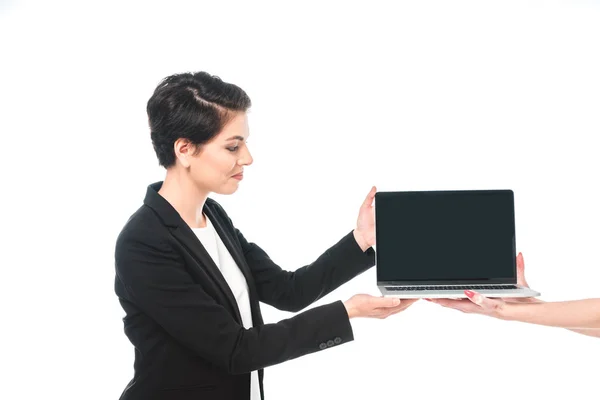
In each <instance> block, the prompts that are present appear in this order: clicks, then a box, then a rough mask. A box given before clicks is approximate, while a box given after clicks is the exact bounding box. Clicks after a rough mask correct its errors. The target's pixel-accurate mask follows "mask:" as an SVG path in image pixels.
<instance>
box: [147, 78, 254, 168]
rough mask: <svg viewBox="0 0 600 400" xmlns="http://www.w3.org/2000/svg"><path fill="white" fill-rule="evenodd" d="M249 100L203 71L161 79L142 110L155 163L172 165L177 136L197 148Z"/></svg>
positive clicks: (241, 93) (234, 87) (166, 165)
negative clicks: (148, 126) (146, 121)
mask: <svg viewBox="0 0 600 400" xmlns="http://www.w3.org/2000/svg"><path fill="white" fill-rule="evenodd" d="M251 105H252V102H251V101H250V97H248V95H247V94H246V92H245V91H243V90H242V89H241V88H240V87H238V86H236V85H234V84H232V83H227V82H224V81H223V80H221V78H219V77H218V76H214V75H210V74H209V73H207V72H203V71H201V72H195V73H191V72H187V73H181V74H174V75H171V76H168V77H166V78H164V79H163V80H162V81H161V82H160V83H159V85H158V86H157V87H156V89H155V90H154V93H153V94H152V97H150V100H148V104H147V106H146V111H147V113H148V124H149V125H150V138H151V139H152V146H153V147H154V151H155V152H156V156H157V157H158V163H159V164H160V165H162V166H163V167H165V168H169V167H170V166H172V165H174V164H175V151H174V149H173V146H174V144H175V141H177V139H180V138H185V139H188V140H189V141H190V142H191V143H193V144H194V145H196V146H197V147H200V146H201V145H202V144H204V143H207V142H209V141H210V140H211V139H212V138H214V137H215V136H216V135H217V134H218V133H219V132H220V131H221V130H222V129H223V127H224V126H225V125H226V124H227V123H228V122H229V121H230V120H231V118H232V117H234V116H235V114H236V112H246V111H247V110H248V108H250V107H251Z"/></svg>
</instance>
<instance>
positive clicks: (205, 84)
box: [115, 72, 413, 400]
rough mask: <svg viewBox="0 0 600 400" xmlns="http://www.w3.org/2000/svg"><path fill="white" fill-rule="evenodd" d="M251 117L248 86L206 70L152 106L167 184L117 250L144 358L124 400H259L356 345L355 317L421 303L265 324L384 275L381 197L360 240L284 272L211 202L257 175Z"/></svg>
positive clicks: (363, 216) (354, 304)
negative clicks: (269, 387)
mask: <svg viewBox="0 0 600 400" xmlns="http://www.w3.org/2000/svg"><path fill="white" fill-rule="evenodd" d="M250 105H251V102H250V99H249V97H248V96H247V94H246V93H245V92H244V91H243V90H242V89H241V88H239V87H237V86H235V85H233V84H230V83H226V82H223V81H222V80H221V79H219V78H218V77H214V76H211V75H209V74H207V73H204V72H199V73H194V74H191V73H187V74H177V75H173V76H170V77H167V78H166V79H164V80H163V81H162V82H161V83H160V84H159V85H158V87H157V88H156V90H155V92H154V94H153V95H152V97H151V98H150V100H149V101H148V105H147V112H148V118H149V125H150V131H151V139H152V144H153V146H154V150H155V152H156V155H157V157H158V161H159V163H160V165H162V166H163V167H165V169H166V177H165V179H164V181H161V182H157V183H153V184H151V185H149V186H148V189H147V193H146V197H145V199H144V204H143V205H142V206H141V207H140V208H139V209H138V210H137V211H136V212H135V213H134V214H133V215H132V216H131V217H130V218H129V220H128V221H127V223H126V224H125V226H124V227H123V229H122V231H121V233H120V234H119V236H118V239H117V243H116V249H115V263H116V279H115V292H116V294H117V296H118V297H119V301H120V303H121V305H122V306H123V309H124V310H125V313H126V315H125V317H124V319H123V321H124V326H125V333H126V335H127V336H128V338H129V339H130V341H131V343H132V344H133V345H134V347H135V362H134V377H133V379H132V380H131V382H130V383H129V385H128V386H127V387H126V389H125V390H124V392H123V394H122V396H121V399H127V400H133V399H145V400H148V399H169V400H175V399H220V400H223V399H251V400H258V399H262V398H263V397H264V394H263V393H264V392H263V384H262V381H263V372H264V371H263V369H264V368H265V367H267V366H270V365H275V364H278V363H281V362H284V361H287V360H291V359H294V358H297V357H300V356H304V355H307V354H310V353H314V352H317V351H322V350H326V349H328V348H331V347H333V346H338V345H341V344H344V343H348V342H349V341H351V340H353V339H354V338H353V334H352V328H351V325H350V322H349V320H350V319H351V318H357V317H376V318H386V317H387V316H389V315H391V314H395V313H398V312H400V311H402V310H404V309H406V308H407V307H408V306H410V305H411V304H412V303H413V301H402V303H401V304H400V302H399V301H398V300H397V299H389V298H379V297H372V296H368V295H356V296H353V297H352V298H350V299H349V300H347V301H346V302H341V301H335V302H333V303H330V304H326V305H323V306H320V307H315V308H312V309H310V310H307V311H304V312H302V313H300V314H298V315H296V316H294V317H292V318H289V319H285V320H283V321H280V322H279V323H271V324H264V323H263V319H262V316H261V311H260V308H259V301H262V302H264V303H266V304H269V305H271V306H273V307H276V308H278V309H280V310H287V311H292V312H297V311H300V310H302V309H304V308H305V307H307V306H308V305H310V304H311V303H313V302H314V301H316V300H318V299H320V298H322V297H323V296H325V295H326V294H328V293H330V292H331V291H333V290H334V289H336V288H337V287H339V286H340V285H342V284H343V283H345V282H347V281H349V280H350V279H352V278H354V277H355V276H357V275H358V274H360V273H362V272H364V271H366V270H367V269H369V268H371V267H372V266H373V265H374V263H375V252H374V250H373V248H372V246H373V245H374V244H375V232H374V214H373V206H372V203H373V198H374V195H375V188H373V189H372V190H371V192H370V193H369V194H368V196H367V198H366V200H365V202H364V204H363V205H362V206H361V207H360V211H359V215H358V220H357V225H356V229H354V230H352V231H351V232H348V234H346V235H345V236H344V237H343V238H342V239H341V240H339V241H338V242H337V243H335V244H334V245H333V246H331V247H330V248H329V249H327V250H326V251H325V252H324V253H323V254H322V255H321V256H320V257H318V258H317V259H316V260H315V261H314V262H313V263H311V264H309V265H306V266H304V267H302V268H299V269H297V270H296V271H294V272H290V271H285V270H283V269H282V268H280V267H279V266H278V265H277V264H275V263H274V262H273V261H272V260H271V259H270V258H269V256H268V255H267V254H266V253H265V252H264V251H263V250H262V249H261V248H260V247H259V246H257V245H256V244H254V243H252V242H250V241H248V240H247V239H246V238H245V237H244V236H243V235H242V233H241V232H240V231H239V230H238V229H236V227H235V225H234V224H233V223H232V221H231V220H230V219H229V217H228V216H227V213H226V212H225V210H224V209H223V208H222V207H221V206H220V205H219V204H218V203H217V202H216V201H215V200H213V199H211V198H210V197H208V196H209V194H210V193H218V194H232V193H234V192H235V191H236V190H237V188H238V186H239V185H240V182H241V180H242V178H243V170H244V168H245V167H247V166H249V165H250V164H251V163H252V156H251V155H250V151H249V150H248V147H247V145H246V139H247V137H248V122H247V116H246V112H247V110H248V108H249V107H250ZM290 229H294V227H290ZM277 234H281V233H279V232H278V233H277ZM301 246H302V245H301V243H298V247H299V250H301Z"/></svg>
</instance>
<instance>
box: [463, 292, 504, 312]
mask: <svg viewBox="0 0 600 400" xmlns="http://www.w3.org/2000/svg"><path fill="white" fill-rule="evenodd" d="M465 294H466V295H467V298H468V299H469V300H471V301H472V302H473V303H474V304H477V305H478V306H479V307H480V308H481V310H482V311H484V312H486V313H488V312H492V311H494V310H496V309H498V307H499V306H500V305H501V304H502V301H501V300H495V299H490V298H487V297H485V296H484V295H482V294H480V293H477V292H475V291H472V290H465Z"/></svg>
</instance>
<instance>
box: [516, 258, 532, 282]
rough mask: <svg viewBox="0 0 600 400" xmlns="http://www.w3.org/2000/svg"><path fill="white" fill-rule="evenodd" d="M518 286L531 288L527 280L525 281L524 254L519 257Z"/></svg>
mask: <svg viewBox="0 0 600 400" xmlns="http://www.w3.org/2000/svg"><path fill="white" fill-rule="evenodd" d="M517 284H518V285H522V286H525V287H529V285H528V284H527V280H526V279H525V260H524V259H523V253H519V255H517Z"/></svg>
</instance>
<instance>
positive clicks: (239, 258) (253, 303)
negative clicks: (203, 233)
mask: <svg viewBox="0 0 600 400" xmlns="http://www.w3.org/2000/svg"><path fill="white" fill-rule="evenodd" d="M204 212H205V213H206V215H207V216H208V218H210V220H211V222H212V224H213V226H214V227H215V230H216V231H217V233H218V234H219V237H220V238H221V240H222V241H223V244H225V247H227V250H229V253H230V254H231V257H232V258H233V260H234V261H235V263H236V264H237V265H238V267H239V269H240V271H242V274H243V275H244V277H245V278H246V283H247V284H248V295H249V297H250V307H251V309H252V315H253V316H254V317H255V318H256V320H255V321H254V322H255V324H256V323H260V324H261V325H262V323H263V320H262V316H261V313H260V310H259V309H258V294H257V292H256V286H255V284H254V277H253V276H252V271H251V270H250V267H249V266H248V264H247V263H246V259H245V258H244V256H243V254H242V251H241V249H240V248H239V246H236V245H235V239H234V237H233V236H232V234H235V232H231V231H230V230H227V228H226V227H225V224H224V223H223V221H222V219H221V218H219V216H218V215H217V213H216V212H214V210H212V208H211V207H209V206H207V205H205V207H204Z"/></svg>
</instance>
